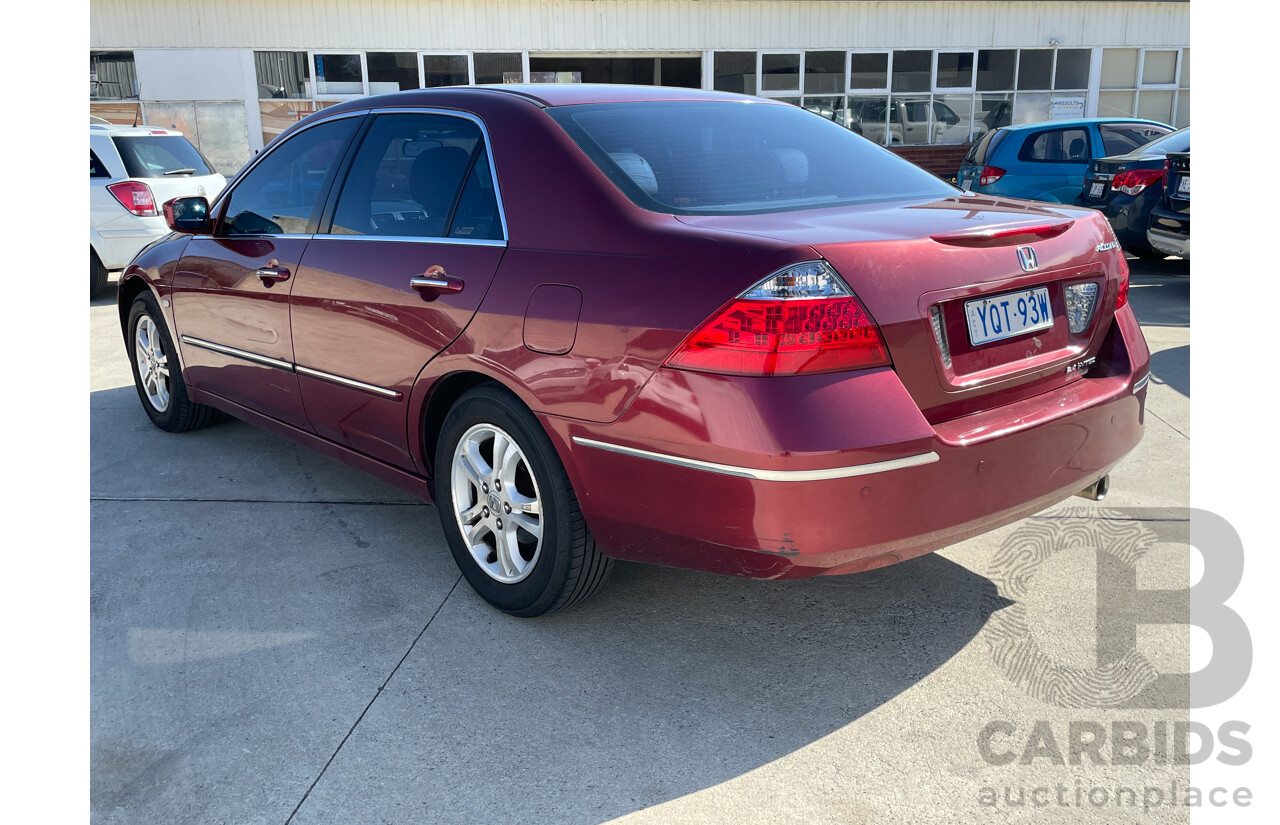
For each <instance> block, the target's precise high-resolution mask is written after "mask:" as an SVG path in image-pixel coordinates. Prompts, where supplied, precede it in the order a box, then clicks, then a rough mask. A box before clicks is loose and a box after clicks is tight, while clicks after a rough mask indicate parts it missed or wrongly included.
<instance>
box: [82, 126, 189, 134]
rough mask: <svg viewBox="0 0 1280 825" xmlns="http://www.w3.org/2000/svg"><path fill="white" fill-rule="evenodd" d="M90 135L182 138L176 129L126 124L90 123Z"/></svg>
mask: <svg viewBox="0 0 1280 825" xmlns="http://www.w3.org/2000/svg"><path fill="white" fill-rule="evenodd" d="M89 134H90V135H111V136H116V135H120V136H124V137H130V136H132V137H141V136H144V135H177V136H179V137H182V132H179V131H177V130H176V129H164V128H162V127H160V126H146V125H142V126H132V125H130V124H127V123H106V124H102V123H90V124H89Z"/></svg>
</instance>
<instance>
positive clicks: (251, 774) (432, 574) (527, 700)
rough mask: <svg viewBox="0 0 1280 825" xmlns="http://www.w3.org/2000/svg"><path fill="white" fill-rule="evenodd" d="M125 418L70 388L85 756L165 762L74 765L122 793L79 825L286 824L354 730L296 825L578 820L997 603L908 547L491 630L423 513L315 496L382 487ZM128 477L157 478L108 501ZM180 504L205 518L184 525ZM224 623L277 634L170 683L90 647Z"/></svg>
mask: <svg viewBox="0 0 1280 825" xmlns="http://www.w3.org/2000/svg"><path fill="white" fill-rule="evenodd" d="M138 403H139V402H138V399H137V397H136V394H135V393H134V391H133V389H132V387H123V388H118V389H112V390H105V391H101V392H97V393H93V394H91V407H92V411H93V417H92V431H91V432H92V435H91V444H92V446H91V456H92V458H91V489H92V490H93V491H94V495H95V496H96V497H98V499H97V503H95V505H94V506H95V508H101V509H99V511H98V512H99V514H100V515H98V516H95V517H94V518H93V520H92V521H91V524H92V526H93V536H92V542H93V544H92V554H93V565H92V567H93V571H94V577H93V578H94V581H93V582H92V587H93V592H94V593H95V600H96V601H95V604H96V605H97V608H96V612H95V617H94V624H95V627H96V628H98V629H97V630H95V633H94V635H93V647H94V651H93V655H92V661H93V663H94V674H93V692H94V694H95V695H94V697H93V707H94V708H95V709H96V712H95V720H94V723H93V728H94V730H95V732H100V733H96V735H95V737H94V743H95V748H99V747H100V746H101V750H100V751H96V752H102V753H108V754H109V753H114V752H117V750H119V749H120V748H124V749H126V750H127V749H128V748H130V747H136V746H137V743H134V742H132V741H124V740H132V739H135V738H136V739H138V740H139V741H140V742H146V743H148V744H149V746H151V747H154V746H155V745H156V743H160V744H162V745H163V748H164V749H165V750H166V751H168V752H170V754H171V755H170V756H168V757H166V761H165V763H164V764H165V769H164V771H163V772H157V771H151V773H144V774H143V776H142V778H136V777H134V776H133V775H132V772H131V771H132V769H130V771H129V773H130V775H128V776H124V775H122V776H119V777H115V775H114V773H112V774H106V773H102V772H106V771H112V770H118V766H115V767H113V766H112V764H111V763H109V762H106V761H102V762H95V763H93V764H92V766H91V770H92V771H93V772H94V773H95V774H96V775H99V776H105V775H109V776H112V777H113V779H112V786H113V787H114V786H115V785H116V784H118V785H120V787H122V788H126V789H129V793H128V794H124V793H112V794H105V795H103V796H101V797H100V798H99V804H100V805H101V806H102V809H103V810H111V809H114V810H115V811H117V812H119V811H121V810H124V811H133V813H135V814H138V815H139V817H140V818H141V819H146V818H147V817H152V821H161V820H163V819H164V815H165V813H166V811H167V812H168V813H169V814H170V816H169V817H168V818H169V821H174V818H173V816H172V814H174V813H176V812H175V811H174V810H170V809H169V808H170V806H171V805H173V804H182V805H183V807H184V809H189V810H196V811H201V810H203V811H205V812H206V813H208V814H209V816H211V817H212V816H214V815H215V814H216V815H217V818H225V819H226V820H227V821H250V820H253V821H257V820H259V819H263V818H264V817H265V818H271V817H272V816H274V812H281V811H282V812H283V814H284V815H285V816H287V815H288V812H289V810H290V809H291V808H292V806H293V805H294V804H296V803H297V802H298V801H299V800H301V799H302V797H303V794H304V793H305V792H306V791H307V788H308V785H309V783H310V782H311V781H313V780H314V779H315V777H316V776H317V775H319V770H320V767H321V766H324V765H325V762H326V760H328V759H329V757H330V756H331V755H332V754H333V752H334V750H335V749H336V748H337V747H338V745H339V743H340V742H341V741H342V737H343V734H344V733H345V732H346V731H347V729H348V727H349V726H351V725H353V724H355V723H356V721H357V718H360V722H359V724H358V725H356V726H355V728H354V730H353V731H352V732H351V734H350V737H349V739H347V740H346V742H345V744H344V745H343V746H342V748H341V751H339V752H338V753H337V756H336V757H335V758H333V761H332V764H330V765H328V768H327V770H325V772H324V776H323V778H322V780H321V781H320V782H319V783H318V784H316V786H315V788H314V789H313V790H312V792H311V795H310V796H309V797H308V799H307V802H306V804H305V805H303V807H302V809H301V810H299V811H298V814H299V816H298V819H297V820H296V821H298V822H306V821H341V820H343V819H345V820H346V821H355V820H354V819H352V817H356V819H359V820H363V821H382V820H383V819H386V820H387V821H395V820H397V819H399V820H400V821H404V819H405V817H404V816H403V814H404V812H405V811H406V810H412V811H414V814H413V816H411V817H409V818H410V819H413V820H414V821H442V822H457V821H493V818H494V814H495V812H502V811H506V812H513V811H519V812H521V816H520V818H521V819H522V820H526V821H541V822H553V821H554V822H559V823H566V825H568V824H569V823H596V822H602V821H605V820H608V819H611V818H613V817H616V816H620V815H623V814H626V813H628V812H631V811H634V810H637V809H641V808H645V807H648V806H651V805H655V804H659V803H661V802H664V801H667V800H671V799H675V798H678V797H680V796H683V795H686V794H689V793H692V792H695V791H698V790H701V789H704V788H708V787H711V786H714V785H717V784H720V783H722V782H725V781H727V780H730V779H733V778H734V777H737V776H741V775H742V774H744V773H746V772H748V771H751V770H753V769H755V768H759V767H761V766H763V765H766V764H768V763H770V762H772V761H774V760H776V759H779V758H781V757H784V756H786V755H788V754H790V753H793V752H794V751H797V750H799V749H801V748H804V747H805V746H807V745H810V744H812V743H814V742H816V741H817V740H819V739H821V738H823V737H824V736H827V735H828V734H830V733H832V732H834V731H837V730H839V729H841V728H843V727H844V726H846V725H848V724H849V723H850V722H853V721H854V720H857V719H858V718H859V717H861V716H863V715H865V714H867V713H868V712H870V711H872V710H873V709H875V708H877V707H879V706H881V705H883V704H884V703H886V702H888V701H890V700H892V699H893V698H894V697H895V696H898V695H899V694H901V693H902V692H903V691H905V690H907V689H909V688H910V687H911V686H913V685H915V684H916V683H917V682H919V681H920V680H921V679H923V678H925V677H926V676H927V675H929V674H930V673H932V672H933V671H935V670H936V669H937V668H939V667H940V666H942V665H943V664H944V663H946V662H947V661H948V660H949V659H951V658H952V657H953V656H954V655H955V654H956V653H957V652H958V651H960V650H961V649H963V648H964V647H965V646H966V645H968V644H969V643H970V641H971V640H972V639H973V638H974V637H975V636H976V635H977V634H978V633H979V632H980V631H981V629H982V628H983V626H984V624H985V623H986V621H987V618H988V617H989V615H990V614H991V611H992V610H995V609H999V607H1000V606H1002V601H1001V599H1000V598H999V596H998V595H997V593H996V590H995V586H994V585H993V584H992V582H991V581H990V580H988V579H987V578H984V577H983V576H980V575H977V574H975V573H973V572H971V571H970V570H968V569H966V568H965V567H962V566H961V565H958V564H955V563H953V562H951V561H949V560H948V559H946V558H944V557H942V556H939V555H927V556H924V557H921V558H918V559H915V560H912V561H908V562H905V563H902V564H899V565H896V566H893V567H889V568H885V569H881V570H874V571H871V572H867V573H862V574H859V575H856V576H845V577H832V578H819V579H809V580H802V581H794V582H760V581H751V580H745V579H737V578H730V577H724V576H715V575H710V574H702V573H693V572H687V571H681V570H673V569H666V568H658V567H651V566H645V565H638V564H618V565H617V566H616V568H615V570H614V573H613V576H612V578H611V580H610V581H609V582H608V583H607V584H606V586H605V587H604V588H602V590H601V591H600V592H599V593H597V594H596V595H595V597H593V599H591V600H590V601H588V602H587V603H585V604H584V605H581V606H579V607H577V608H574V609H571V610H568V611H564V612H562V613H558V614H555V615H552V616H548V617H544V618H541V619H536V620H518V619H513V618H511V617H508V616H506V615H504V614H502V613H500V612H498V611H495V610H494V609H492V608H490V607H489V606H488V605H486V604H484V603H483V602H482V601H480V599H479V598H478V597H477V596H475V594H474V593H472V591H470V590H469V589H468V587H467V585H466V584H465V582H463V583H460V584H458V585H457V586H456V587H454V588H453V589H452V590H450V588H451V587H452V586H453V584H454V583H455V582H457V572H456V570H455V569H454V568H453V564H452V560H451V558H450V557H449V551H448V549H447V546H446V545H445V543H444V541H443V538H442V535H441V533H440V531H439V529H438V527H437V526H436V525H435V524H434V521H435V517H436V514H435V512H434V511H433V510H427V509H426V508H425V507H404V506H394V507H392V506H387V507H372V506H363V507H351V508H349V509H346V510H344V509H343V506H344V505H342V504H334V503H333V502H334V499H335V498H339V497H341V498H343V499H351V500H360V501H364V502H365V503H366V504H373V503H377V502H378V501H383V502H384V503H389V504H398V503H401V504H402V503H403V499H404V495H403V494H402V493H400V492H399V491H397V490H394V489H392V488H389V487H385V486H383V485H381V484H380V482H376V481H374V480H372V479H369V478H368V477H366V476H364V475H363V474H360V473H358V472H356V471H354V470H351V469H349V468H347V467H345V466H343V465H341V464H339V463H337V462H334V461H330V460H328V459H326V458H323V457H321V456H319V455H317V454H315V453H313V452H311V451H309V450H306V449H304V448H301V447H297V446H295V445H293V444H292V443H290V442H288V441H286V440H284V439H281V438H278V437H276V436H272V435H270V434H267V433H265V432H262V431H260V430H257V429H255V428H253V427H250V426H249V425H247V424H243V423H241V422H237V421H234V420H231V421H228V422H225V423H222V424H219V425H216V426H214V427H211V428H209V429H207V430H202V431H199V432H196V433H190V434H187V435H184V436H173V435H169V434H166V433H161V432H159V431H158V430H155V428H153V427H151V425H150V423H149V422H147V421H146V419H145V416H143V414H142V412H141V410H140V409H138ZM137 466H148V467H154V468H157V475H156V476H154V477H142V476H135V477H134V481H132V482H130V484H122V483H118V482H117V481H115V479H116V477H117V475H118V474H117V473H116V468H120V467H137ZM104 494H105V495H104ZM174 499H194V500H195V501H194V502H193V503H191V504H179V503H175V502H174ZM261 501H280V502H284V503H286V504H287V508H282V509H278V510H266V509H263V505H261V504H260V503H258V502H261ZM201 502H212V503H201ZM179 507H191V508H192V509H189V510H188V509H177V508H179ZM211 508H212V509H211ZM205 511H208V512H209V513H211V515H209V516H207V517H206V518H208V519H209V521H208V523H207V524H204V523H202V522H201V521H200V520H199V518H197V517H196V516H195V515H194V514H196V513H203V512H205ZM117 513H120V514H121V516H117ZM153 513H156V514H165V518H166V519H168V523H171V524H174V525H176V526H175V527H174V528H171V529H173V530H176V531H177V532H176V533H175V534H174V536H173V541H172V543H168V542H166V543H164V546H157V547H155V548H154V552H152V551H150V550H148V551H146V553H145V554H140V552H139V551H140V546H139V544H138V541H139V540H138V539H137V538H136V537H135V536H134V535H133V533H134V532H135V531H136V529H138V528H136V527H135V525H137V524H139V523H143V524H145V523H147V522H148V521H149V520H151V518H152V515H151V514H153ZM184 514H193V515H184ZM266 514H272V515H274V518H273V519H266V518H265V516H266ZM126 515H127V517H123V516H126ZM339 517H341V518H339ZM335 520H336V521H335ZM184 521H186V524H185V526H184V525H183V524H182V523H183V522H184ZM348 522H349V523H350V527H348V525H347V523H348ZM335 523H336V524H340V525H341V529H339V528H338V527H334V526H333V524H335ZM357 525H358V526H359V535H358V536H357V535H356V533H355V532H351V535H350V536H349V537H347V536H346V535H345V533H344V531H348V532H350V531H352V530H353V529H354V528H355V527H356V526H357ZM148 531H150V528H148ZM415 531H419V532H417V533H416V535H417V539H416V540H415V539H414V538H413V537H414V536H415ZM187 534H191V535H187ZM199 539H203V541H202V542H201V541H198V540H199ZM197 545H199V546H198V547H197ZM143 546H147V543H146V542H145V541H144V542H143ZM220 571H225V572H220ZM342 571H348V572H342ZM153 582H162V583H163V587H160V586H159V585H156V587H157V589H156V592H155V593H151V592H149V590H148V588H150V587H152V583H153ZM117 589H120V590H121V592H118V593H117V592H113V591H115V590H117ZM184 591H185V592H184ZM371 593H380V594H393V596H394V598H393V599H390V600H388V599H387V598H378V599H371V597H370V594H371ZM446 594H448V595H447V597H446ZM219 602H221V603H222V605H223V606H222V607H219V606H218V603H219ZM193 604H198V605H202V606H203V608H202V610H203V612H202V613H193V612H192V605H193ZM437 610H438V613H437V612H436V611H437ZM142 611H145V612H142ZM170 613H171V614H172V615H168V614H170ZM433 614H434V618H432V617H433ZM252 616H258V617H269V621H270V626H269V627H270V629H271V630H272V631H273V632H277V633H280V634H293V636H290V638H293V637H294V636H296V638H297V641H292V642H290V643H288V644H287V645H285V646H284V647H280V648H277V649H273V650H271V651H258V650H246V651H245V652H234V653H228V654H225V655H218V656H213V657H209V658H206V659H201V660H199V661H192V660H190V659H189V658H188V659H185V660H180V661H174V662H173V663H172V664H164V663H163V662H161V663H159V664H157V663H156V662H155V661H150V662H142V663H139V662H138V661H137V657H136V655H134V654H136V651H135V652H134V654H130V651H129V650H127V649H126V648H123V647H122V648H120V649H119V650H116V649H115V647H114V646H115V645H118V644H122V642H119V641H117V640H119V639H125V638H128V637H129V634H130V632H132V631H130V628H135V627H137V626H142V627H162V628H163V627H173V628H186V630H185V631H183V632H184V633H186V632H190V631H191V630H192V628H193V626H194V628H195V629H197V630H198V629H199V628H200V627H202V626H206V625H207V626H217V627H219V628H221V629H222V630H227V629H229V628H230V629H234V628H236V627H239V626H241V625H242V624H245V625H250V624H251V623H252V620H251V619H250V618H249V617H252ZM259 621H266V619H262V618H260V619H259ZM215 622H216V623H217V624H216V625H215V624H214V623H215ZM202 623H203V624H202ZM428 623H429V624H428ZM424 626H426V630H425V632H422V635H421V638H420V639H419V640H418V641H417V642H416V643H415V641H414V640H415V637H416V635H417V634H418V633H419V632H420V631H422V629H423V627H424ZM184 638H185V637H184ZM375 651H376V655H375ZM405 653H407V655H406V656H405V658H404V660H403V662H402V663H401V664H400V665H399V666H398V669H396V670H395V671H394V672H395V675H394V676H393V677H392V678H391V680H390V682H389V683H387V685H386V687H385V689H383V688H378V687H377V683H378V682H379V681H381V680H382V679H384V678H386V676H388V675H390V674H391V672H392V669H393V667H395V665H394V663H395V662H396V661H398V660H399V659H400V656H401V655H402V654H405ZM153 658H154V657H153ZM108 672H109V673H111V674H112V678H103V677H104V674H105V673H108ZM268 673H269V674H270V675H271V678H269V679H267V678H265V675H266V674H268ZM370 679H372V680H373V681H372V682H369V681H368V680H370ZM179 684H180V685H181V686H182V689H181V690H177V689H176V688H175V687H174V686H175V685H179ZM166 691H169V693H166ZM173 693H176V694H177V695H179V696H181V700H180V701H179V700H177V699H174V700H168V699H165V698H164V697H165V696H166V695H171V694H173ZM375 696H376V697H377V700H376V701H374V702H373V703H372V706H371V707H370V708H369V709H368V712H367V713H366V714H364V715H363V717H362V718H361V717H360V713H359V711H360V708H362V707H364V704H365V703H366V702H368V701H369V700H371V699H373V698H374V697H375ZM144 706H146V707H148V708H150V710H148V711H147V712H146V713H145V714H142V712H141V710H137V711H135V710H131V709H134V708H138V709H140V708H142V707H144ZM246 706H248V707H253V708H254V709H255V712H254V716H253V718H252V719H250V718H246V717H244V715H243V714H242V713H241V709H242V708H244V707H246ZM135 713H137V714H140V715H139V720H140V721H139V724H138V726H137V727H135V726H134V725H133V724H131V722H132V715H133V714H135ZM113 717H114V718H113ZM219 720H221V721H219ZM191 730H200V731H203V733H202V734H201V735H200V736H199V737H193V736H191V735H190V734H189V731H191ZM121 731H124V733H121ZM100 739H101V740H103V741H102V742H101V743H100V742H99V740H100ZM246 741H249V742H253V746H252V748H251V749H246V748H245V747H244V743H245V742H246ZM108 744H110V747H107V745H108ZM250 750H252V753H251V754H250ZM120 752H124V751H120ZM140 770H141V769H140ZM147 770H150V768H147ZM380 789H381V790H380ZM388 789H394V790H393V791H391V792H388ZM268 799H270V800H274V801H272V802H266V801H265V800H268ZM177 800H181V802H180V803H179V802H177ZM250 800H254V801H250ZM397 812H398V813H397ZM309 814H310V815H311V816H314V817H316V818H315V819H314V820H313V819H311V817H310V816H309ZM357 814H358V815H357ZM283 818H284V816H281V817H280V818H279V821H283Z"/></svg>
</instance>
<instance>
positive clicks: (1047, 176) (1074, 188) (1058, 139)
mask: <svg viewBox="0 0 1280 825" xmlns="http://www.w3.org/2000/svg"><path fill="white" fill-rule="evenodd" d="M1092 144H1093V138H1092V137H1091V136H1090V134H1089V129H1088V127H1086V126H1066V127H1062V128H1056V129H1041V130H1039V131H1036V132H1031V133H1030V134H1028V135H1027V136H1026V137H1025V138H1024V140H1023V143H1022V146H1021V147H1020V148H1019V149H1018V160H1019V162H1020V165H1019V166H1018V172H1019V173H1020V174H1021V175H1022V176H1023V181H1022V184H1021V185H1020V186H1019V187H1018V188H1016V189H1015V190H1014V191H1012V192H1011V193H1010V194H1012V195H1014V196H1015V197H1023V198H1031V199H1033V200H1047V201H1055V202H1058V203H1072V202H1073V201H1074V200H1075V197H1076V195H1078V194H1079V193H1080V187H1081V186H1082V185H1083V183H1084V172H1085V169H1086V168H1087V167H1088V165H1089V160H1090V159H1091V158H1092V157H1093V151H1092Z"/></svg>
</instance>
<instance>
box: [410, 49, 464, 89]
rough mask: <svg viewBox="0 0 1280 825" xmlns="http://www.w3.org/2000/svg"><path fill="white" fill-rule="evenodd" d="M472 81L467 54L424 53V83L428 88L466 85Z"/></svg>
mask: <svg viewBox="0 0 1280 825" xmlns="http://www.w3.org/2000/svg"><path fill="white" fill-rule="evenodd" d="M470 82H471V71H470V68H469V67H468V66H467V56H466V55H465V54H424V55H423V56H422V85H423V86H424V87H426V88H428V89H435V88H439V87H441V86H466V85H467V84H468V83H470Z"/></svg>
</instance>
